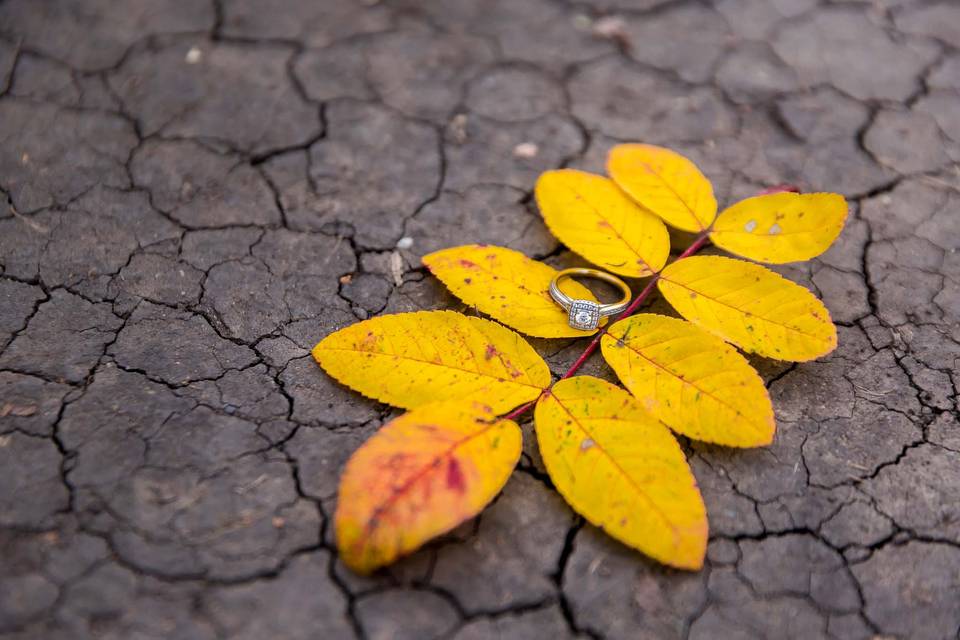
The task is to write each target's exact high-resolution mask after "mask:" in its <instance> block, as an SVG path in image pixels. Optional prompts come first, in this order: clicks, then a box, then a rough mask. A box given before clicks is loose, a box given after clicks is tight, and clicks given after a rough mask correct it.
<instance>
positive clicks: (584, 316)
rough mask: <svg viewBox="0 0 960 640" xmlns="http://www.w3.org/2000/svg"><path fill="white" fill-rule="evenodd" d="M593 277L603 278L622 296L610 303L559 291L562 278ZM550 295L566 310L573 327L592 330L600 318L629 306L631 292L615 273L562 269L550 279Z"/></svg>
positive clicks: (568, 320)
mask: <svg viewBox="0 0 960 640" xmlns="http://www.w3.org/2000/svg"><path fill="white" fill-rule="evenodd" d="M574 277H581V278H594V279H596V280H603V281H604V282H608V283H610V284H612V285H613V286H615V287H617V288H618V289H620V291H621V293H623V297H622V298H621V299H620V300H618V301H617V302H614V303H612V304H600V303H599V302H594V301H593V300H578V299H575V298H571V297H570V296H569V295H567V294H566V293H564V292H563V291H561V289H560V281H561V280H563V279H564V278H574ZM549 291H550V297H551V298H553V300H554V302H556V303H557V304H558V305H560V306H561V307H563V308H564V309H565V310H566V311H567V322H568V323H569V325H570V326H571V327H573V328H574V329H579V330H581V331H593V330H595V329H596V328H597V327H598V326H600V318H605V317H607V316H614V315H617V314H618V313H620V312H622V311H624V310H625V309H626V308H627V307H629V306H630V299H631V297H632V293H631V292H630V287H628V286H627V283H625V282H624V281H623V280H621V279H620V278H618V277H617V276H615V275H612V274H610V273H607V272H606V271H600V270H598V269H583V268H577V269H564V270H563V271H561V272H559V273H558V274H557V275H556V276H555V277H554V278H553V280H551V281H550V289H549Z"/></svg>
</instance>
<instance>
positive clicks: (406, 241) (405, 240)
mask: <svg viewBox="0 0 960 640" xmlns="http://www.w3.org/2000/svg"><path fill="white" fill-rule="evenodd" d="M412 246H413V238H411V237H410V236H403V237H402V238H400V239H399V240H397V249H409V248H410V247H412Z"/></svg>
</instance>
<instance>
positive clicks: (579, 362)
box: [503, 230, 710, 420]
mask: <svg viewBox="0 0 960 640" xmlns="http://www.w3.org/2000/svg"><path fill="white" fill-rule="evenodd" d="M709 239H710V232H709V231H707V230H704V231H703V232H701V233H700V235H699V236H697V239H696V240H694V241H693V244H691V245H690V246H689V247H687V248H686V250H685V251H684V252H683V253H681V254H680V255H679V256H677V258H676V260H682V259H684V258H688V257H690V256H692V255H693V254H695V253H696V252H697V251H700V249H702V248H703V247H704V245H705V244H707V242H708V241H709ZM676 260H674V262H676ZM659 279H660V274H659V273H655V274H653V277H651V278H650V282H648V283H647V286H645V287H644V288H643V291H641V292H640V295H638V296H637V297H636V298H634V300H633V302H631V303H630V306H629V307H627V308H626V309H624V310H623V313H621V314H620V315H618V316H617V317H616V318H614V320H613V321H612V322H608V323H607V324H606V326H604V327H603V328H602V329H600V331H598V332H597V335H595V336H594V337H593V340H591V341H590V344H588V345H587V348H586V349H584V350H583V353H581V354H580V356H579V357H578V358H577V359H576V360H575V361H574V363H573V364H572V365H570V368H569V369H567V372H566V373H564V374H563V376H561V378H560V379H561V380H566V379H567V378H569V377H571V376H572V375H573V374H575V373H576V372H577V371H578V370H579V369H580V367H582V366H583V364H584V363H585V362H586V361H587V359H588V358H589V357H590V356H592V355H593V352H594V351H596V350H597V347H598V346H600V340H601V339H602V338H603V336H604V335H606V333H607V327H609V326H610V325H612V324H613V323H614V322H617V321H618V320H623V319H624V318H626V317H628V316H631V315H633V314H634V313H636V311H637V309H639V308H640V305H642V304H643V303H644V302H645V301H646V299H647V298H649V297H650V294H651V293H653V290H654V288H656V286H657V280H659ZM543 393H549V390H547V391H544V392H543ZM543 393H541V394H540V395H541V396H542V395H543ZM539 399H540V396H537V398H535V399H534V400H531V401H530V402H528V403H527V404H524V405H521V406H519V407H517V408H516V409H514V410H513V411H511V412H510V413H508V414H507V415H505V416H503V417H504V419H506V420H516V419H517V418H519V417H520V416H522V415H523V414H524V413H526V412H527V411H528V410H529V409H530V407H532V406H533V405H535V404H536V403H537V400H539Z"/></svg>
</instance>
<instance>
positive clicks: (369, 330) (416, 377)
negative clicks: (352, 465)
mask: <svg viewBox="0 0 960 640" xmlns="http://www.w3.org/2000/svg"><path fill="white" fill-rule="evenodd" d="M313 357H314V358H315V359H316V360H317V362H319V363H320V365H321V366H322V367H323V368H324V369H325V370H326V372H327V373H329V374H330V375H331V376H333V377H334V378H336V379H337V380H339V381H340V382H342V383H343V384H345V385H347V386H348V387H350V388H352V389H354V390H356V391H359V392H360V393H362V394H363V395H365V396H367V397H370V398H374V399H376V400H380V401H381V402H386V403H387V404H391V405H394V406H397V407H404V408H406V409H412V408H414V407H418V406H420V405H423V404H427V403H430V402H435V401H439V400H446V399H450V398H459V399H460V400H461V401H464V402H466V401H470V400H479V401H482V402H483V403H485V404H487V405H490V406H491V407H492V408H493V410H494V411H496V412H498V413H500V412H504V411H507V410H509V409H512V408H513V407H516V406H517V405H519V404H522V403H524V402H527V401H529V400H533V399H534V398H536V397H537V396H538V395H540V392H541V391H542V390H543V389H545V388H546V387H547V386H548V385H549V384H550V371H549V369H547V363H546V362H544V361H543V358H541V357H540V356H539V355H537V352H536V351H534V350H533V347H531V346H530V345H529V344H528V343H527V341H526V340H524V339H523V338H521V337H520V336H519V335H517V334H516V333H514V332H513V331H510V330H509V329H507V328H505V327H503V326H501V325H499V324H497V323H496V322H491V321H490V320H484V319H482V318H470V317H467V316H465V315H462V314H459V313H454V312H452V311H417V312H415V313H398V314H393V315H385V316H380V317H378V318H371V319H370V320H365V321H363V322H358V323H357V324H353V325H350V326H348V327H345V328H343V329H340V330H339V331H337V332H335V333H332V334H330V335H329V336H327V337H326V338H324V339H323V340H321V341H320V342H319V343H318V344H317V346H315V347H314V348H313Z"/></svg>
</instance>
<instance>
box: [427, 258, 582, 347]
mask: <svg viewBox="0 0 960 640" xmlns="http://www.w3.org/2000/svg"><path fill="white" fill-rule="evenodd" d="M423 264H425V265H426V266H427V268H428V269H430V272H431V273H433V275H435V276H436V277H437V278H438V279H439V280H440V281H441V282H443V284H445V285H447V288H448V289H450V291H452V292H453V294H454V295H455V296H457V297H458V298H460V299H461V300H463V301H464V302H466V303H467V304H469V305H472V306H474V307H476V308H477V309H478V310H480V311H482V312H483V313H485V314H487V315H488V316H491V317H492V318H495V319H497V320H499V321H500V322H502V323H504V324H506V325H508V326H511V327H513V328H514V329H516V330H517V331H521V332H523V333H525V334H527V335H530V336H536V337H538V338H570V337H579V336H585V335H590V334H591V333H596V331H580V330H578V329H574V328H573V327H571V326H570V325H569V324H568V323H567V312H566V311H564V310H563V308H562V307H560V306H559V305H557V303H556V302H554V301H553V298H551V297H550V293H549V288H550V281H551V280H553V278H554V277H555V276H556V275H557V273H558V272H557V270H556V269H554V268H553V267H551V266H549V265H546V264H543V263H542V262H537V261H536V260H531V259H530V258H528V257H527V256H525V255H523V254H522V253H520V252H519V251H513V250H512V249H504V248H503V247H492V246H486V245H480V244H468V245H464V246H462V247H451V248H449V249H443V250H441V251H436V252H434V253H431V254H428V255H425V256H424V257H423ZM563 290H564V291H565V292H566V293H568V294H570V295H571V296H573V297H574V298H577V299H580V300H593V301H594V302H596V300H597V299H596V298H595V297H594V295H593V294H592V293H591V292H590V290H589V289H587V288H586V287H584V286H583V285H581V284H580V283H578V282H575V281H573V280H565V281H564V283H563Z"/></svg>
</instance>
